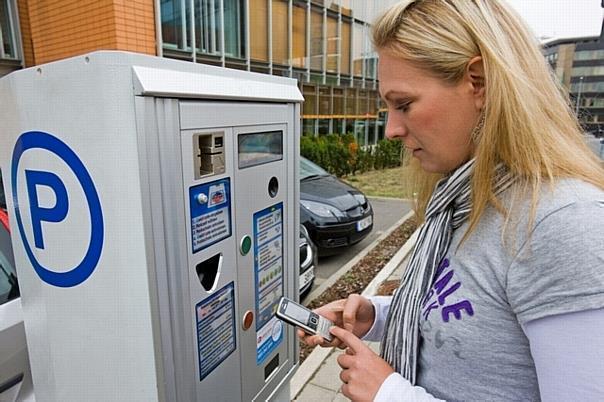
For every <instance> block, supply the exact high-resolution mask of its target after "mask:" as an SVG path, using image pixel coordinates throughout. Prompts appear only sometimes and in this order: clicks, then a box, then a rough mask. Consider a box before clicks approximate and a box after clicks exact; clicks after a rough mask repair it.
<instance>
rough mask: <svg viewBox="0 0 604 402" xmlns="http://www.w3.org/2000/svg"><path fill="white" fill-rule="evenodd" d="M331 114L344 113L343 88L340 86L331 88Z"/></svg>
mask: <svg viewBox="0 0 604 402" xmlns="http://www.w3.org/2000/svg"><path fill="white" fill-rule="evenodd" d="M333 114H335V115H343V114H344V90H343V89H342V88H334V89H333Z"/></svg>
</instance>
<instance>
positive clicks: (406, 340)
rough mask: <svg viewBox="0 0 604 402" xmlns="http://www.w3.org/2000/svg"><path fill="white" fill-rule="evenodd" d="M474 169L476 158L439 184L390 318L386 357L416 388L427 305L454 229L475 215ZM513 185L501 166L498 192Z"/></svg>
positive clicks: (383, 347)
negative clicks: (423, 306)
mask: <svg viewBox="0 0 604 402" xmlns="http://www.w3.org/2000/svg"><path fill="white" fill-rule="evenodd" d="M473 171H474V159H472V160H470V161H469V162H467V163H465V164H464V165H462V166H461V167H459V168H458V169H456V170H455V171H454V172H453V173H451V174H450V175H448V176H447V177H445V178H443V179H442V180H440V181H439V182H438V184H437V185H436V187H435V190H434V193H433V194H432V197H431V198H430V201H429V202H428V206H427V209H426V220H425V222H424V224H423V225H422V226H421V228H420V231H419V235H418V239H417V243H416V244H415V248H414V250H413V254H412V255H411V260H410V261H409V265H408V266H407V269H406V271H405V274H404V276H403V279H402V281H401V285H400V287H399V288H398V289H397V290H396V292H395V294H394V297H393V299H392V304H391V305H390V311H389V312H388V317H387V318H386V327H385V331H384V334H383V337H382V343H381V353H380V354H381V356H382V357H383V358H384V359H385V360H386V361H387V362H388V363H389V364H390V365H391V366H392V367H393V368H394V370H396V371H397V372H398V373H400V374H401V375H402V376H403V377H405V378H406V379H407V380H409V381H410V382H411V384H413V385H415V381H416V367H417V355H418V352H419V322H420V321H419V318H420V314H421V303H422V301H423V299H424V297H425V295H426V294H427V292H428V291H429V290H430V287H431V286H432V281H433V278H434V273H435V271H436V267H437V266H438V264H439V263H440V261H441V260H442V259H443V258H444V257H445V255H446V254H447V251H448V249H449V245H450V243H451V238H452V236H453V232H454V230H455V229H457V228H458V227H460V226H461V225H462V224H463V223H464V222H465V221H466V219H467V218H468V216H469V215H470V211H471V209H472V200H471V178H472V173H473ZM511 182H512V179H511V175H509V174H508V173H507V170H506V169H505V168H503V166H499V167H498V168H497V174H496V180H495V183H494V191H495V194H499V193H500V192H501V191H503V190H504V189H505V188H507V187H509V185H510V184H511Z"/></svg>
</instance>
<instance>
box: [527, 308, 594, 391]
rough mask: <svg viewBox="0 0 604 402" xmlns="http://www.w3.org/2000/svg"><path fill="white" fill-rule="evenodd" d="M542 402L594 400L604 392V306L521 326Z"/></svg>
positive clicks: (550, 317)
mask: <svg viewBox="0 0 604 402" xmlns="http://www.w3.org/2000/svg"><path fill="white" fill-rule="evenodd" d="M524 330H525V333H526V335H527V338H528V339H529V342H530V347H531V355H532V356H533V360H534V361H535V368H536V370H537V379H538V381H539V391H540V393H541V400H543V401H584V402H592V401H593V402H596V401H601V400H602V395H604V382H602V373H604V337H602V333H604V309H597V310H587V311H580V312H575V313H568V314H559V315H554V316H549V317H546V318H541V319H538V320H534V321H530V322H528V323H527V324H526V325H525V327H524Z"/></svg>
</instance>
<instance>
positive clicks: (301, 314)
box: [285, 303, 310, 324]
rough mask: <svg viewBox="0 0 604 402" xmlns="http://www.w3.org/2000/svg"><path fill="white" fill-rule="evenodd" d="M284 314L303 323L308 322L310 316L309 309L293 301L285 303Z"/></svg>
mask: <svg viewBox="0 0 604 402" xmlns="http://www.w3.org/2000/svg"><path fill="white" fill-rule="evenodd" d="M285 314H287V315H288V316H290V317H292V318H293V319H295V320H297V321H299V322H301V323H304V324H306V323H307V322H308V319H309V317H310V311H309V310H307V309H305V308H302V307H300V306H298V305H297V304H295V303H287V308H286V310H285Z"/></svg>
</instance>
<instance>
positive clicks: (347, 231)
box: [300, 157, 373, 256]
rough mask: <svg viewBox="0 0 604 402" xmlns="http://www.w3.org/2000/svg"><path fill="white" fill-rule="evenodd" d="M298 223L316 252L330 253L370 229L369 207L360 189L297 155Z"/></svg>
mask: <svg viewBox="0 0 604 402" xmlns="http://www.w3.org/2000/svg"><path fill="white" fill-rule="evenodd" d="M300 222H301V223H302V224H303V225H304V226H305V227H306V229H307V230H308V234H309V235H310V238H311V239H312V241H313V242H314V243H315V245H316V246H317V248H318V251H319V255H321V256H324V255H330V254H335V253H337V252H339V251H342V250H344V249H346V247H348V246H350V245H352V244H355V243H358V242H360V241H361V240H363V239H364V238H365V236H367V235H368V234H369V233H370V232H371V230H372V229H373V209H372V208H371V204H370V203H369V200H367V198H366V197H365V195H364V194H363V193H362V192H360V191H359V190H357V189H356V188H354V187H352V186H350V185H348V184H346V183H344V182H343V181H341V180H339V179H337V178H336V177H335V176H333V175H331V174H329V173H328V172H327V171H325V170H324V169H323V168H321V167H320V166H318V165H317V164H315V163H313V162H311V161H309V160H308V159H306V158H303V157H300Z"/></svg>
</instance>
